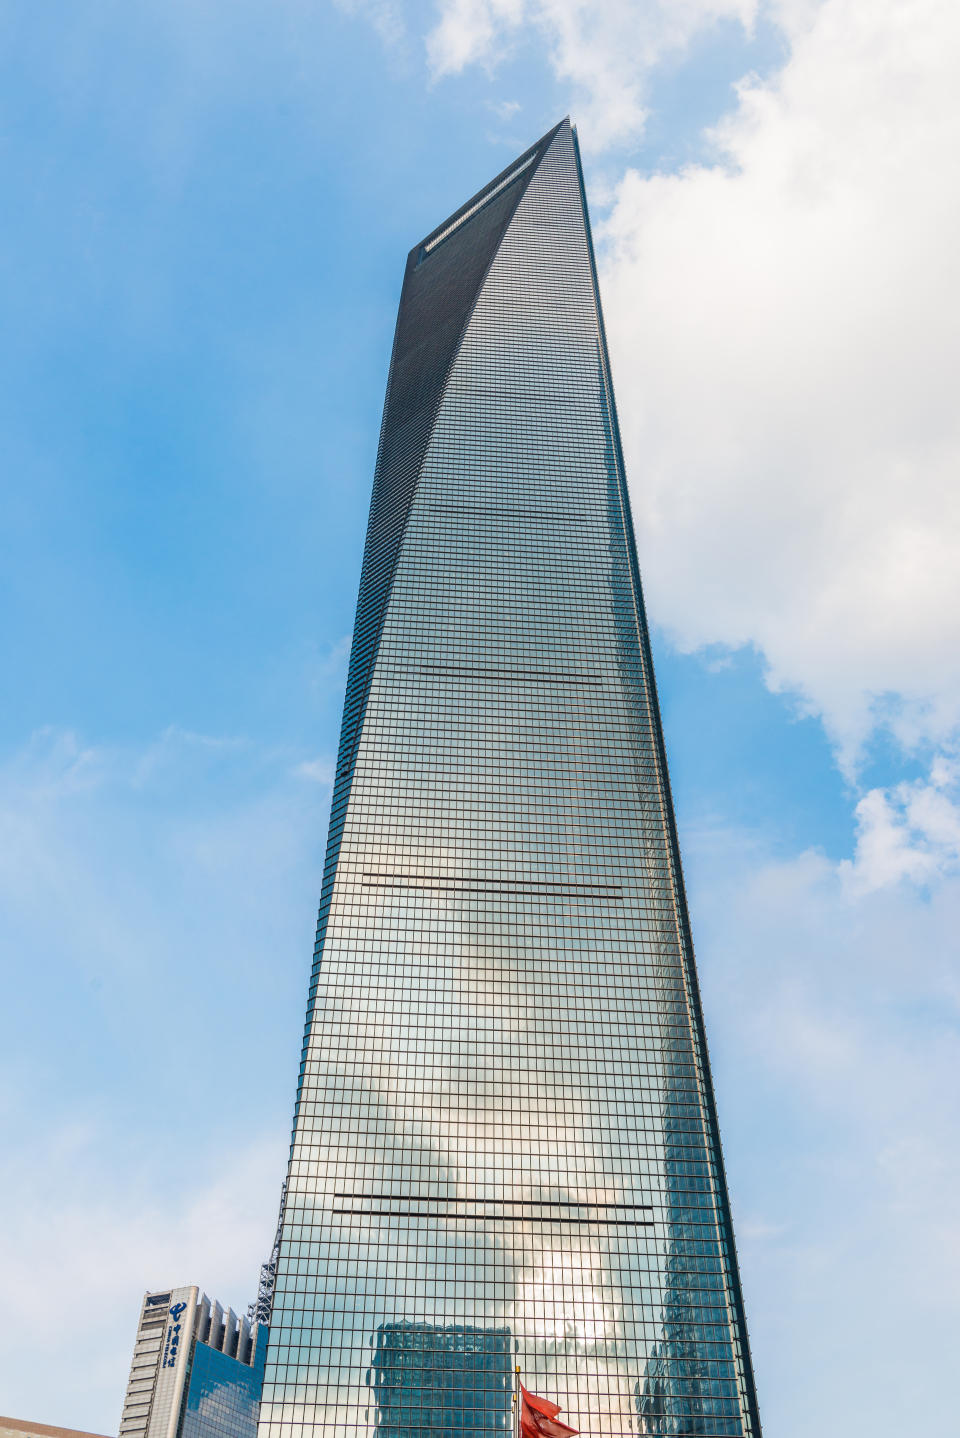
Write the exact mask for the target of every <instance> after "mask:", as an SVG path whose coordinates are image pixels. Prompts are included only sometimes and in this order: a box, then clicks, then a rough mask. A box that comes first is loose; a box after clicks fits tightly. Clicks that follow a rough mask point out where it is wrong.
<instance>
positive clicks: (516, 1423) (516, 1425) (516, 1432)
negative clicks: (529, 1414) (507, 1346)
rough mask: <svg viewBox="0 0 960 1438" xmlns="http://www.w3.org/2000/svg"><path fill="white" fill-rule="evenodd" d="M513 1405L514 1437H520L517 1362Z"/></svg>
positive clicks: (518, 1371)
mask: <svg viewBox="0 0 960 1438" xmlns="http://www.w3.org/2000/svg"><path fill="white" fill-rule="evenodd" d="M513 1406H514V1408H515V1409H516V1413H515V1415H514V1438H520V1364H519V1363H518V1364H517V1369H516V1377H515V1379H514V1394H513Z"/></svg>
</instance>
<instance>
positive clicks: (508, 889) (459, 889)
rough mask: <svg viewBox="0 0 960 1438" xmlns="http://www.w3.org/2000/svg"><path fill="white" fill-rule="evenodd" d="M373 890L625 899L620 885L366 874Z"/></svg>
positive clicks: (367, 882) (438, 875) (363, 878)
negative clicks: (416, 890) (419, 890)
mask: <svg viewBox="0 0 960 1438" xmlns="http://www.w3.org/2000/svg"><path fill="white" fill-rule="evenodd" d="M360 882H361V883H362V884H363V885H364V887H365V888H369V889H422V890H426V891H428V892H436V893H441V892H446V891H449V892H451V893H463V894H499V895H500V896H501V897H503V898H507V899H522V898H525V897H526V898H536V899H539V898H557V897H559V898H567V899H621V898H622V897H623V889H622V888H621V886H620V885H619V884H562V883H557V882H556V880H551V879H543V880H538V879H454V878H448V877H447V876H446V875H443V874H436V875H434V874H422V875H419V874H377V873H366V874H364V875H363V876H362V878H361V881H360Z"/></svg>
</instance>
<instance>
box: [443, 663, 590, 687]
mask: <svg viewBox="0 0 960 1438" xmlns="http://www.w3.org/2000/svg"><path fill="white" fill-rule="evenodd" d="M420 673H421V674H437V675H444V674H450V675H456V676H457V677H458V678H460V679H505V680H507V682H508V683H513V684H526V683H529V682H532V683H535V684H577V685H579V686H581V687H582V688H589V689H602V688H603V680H602V679H588V678H587V677H586V675H584V674H576V673H571V672H568V673H562V672H561V671H560V670H555V669H494V668H476V669H472V668H466V667H465V666H463V665H460V664H421V665H420Z"/></svg>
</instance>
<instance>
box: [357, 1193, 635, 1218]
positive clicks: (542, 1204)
mask: <svg viewBox="0 0 960 1438" xmlns="http://www.w3.org/2000/svg"><path fill="white" fill-rule="evenodd" d="M333 1197H334V1199H341V1200H345V1199H363V1200H365V1201H366V1202H368V1203H374V1202H377V1203H415V1204H417V1205H421V1204H424V1203H437V1204H446V1205H448V1206H449V1205H450V1204H454V1203H469V1204H472V1205H473V1206H474V1207H477V1206H478V1205H480V1204H491V1203H492V1204H499V1205H500V1206H501V1207H503V1206H506V1207H508V1208H586V1209H590V1210H591V1212H597V1213H599V1212H600V1210H601V1209H603V1210H604V1211H614V1212H617V1213H638V1212H641V1211H644V1212H652V1210H653V1204H652V1203H585V1202H584V1203H580V1202H578V1201H577V1200H576V1199H575V1198H429V1197H422V1196H419V1195H418V1196H414V1195H413V1194H389V1193H335V1194H334V1195H333Z"/></svg>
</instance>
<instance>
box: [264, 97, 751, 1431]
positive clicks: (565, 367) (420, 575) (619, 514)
mask: <svg viewBox="0 0 960 1438" xmlns="http://www.w3.org/2000/svg"><path fill="white" fill-rule="evenodd" d="M483 214H484V210H483V209H482V208H481V209H480V210H479V211H478V214H477V217H476V219H472V220H468V221H467V222H465V223H464V224H463V225H462V226H461V227H459V228H458V230H457V231H456V235H455V236H451V239H450V240H448V241H445V242H444V244H443V245H440V246H438V247H437V249H436V250H435V251H434V252H433V253H431V254H429V255H427V256H426V257H425V258H423V259H422V260H421V264H422V265H430V264H433V263H435V262H436V261H437V260H439V258H440V256H441V255H442V254H443V251H444V248H445V246H446V245H447V244H452V243H454V239H455V238H456V239H457V240H458V242H460V243H462V242H463V238H464V236H466V235H468V234H469V231H470V226H471V225H472V224H476V223H477V222H478V220H479V218H480V216H481V215H483ZM421 278H422V277H421ZM629 523H630V521H629V516H628V514H627V511H626V497H625V489H624V483H623V476H622V473H621V471H620V467H619V461H618V448H617V441H616V434H615V422H614V419H613V415H612V399H611V398H610V391H609V379H608V374H607V368H606V358H605V351H604V346H603V339H602V332H601V327H600V320H599V313H598V305H597V300H596V293H595V282H594V275H593V269H592V262H591V255H590V248H589V235H588V230H587V221H586V214H585V207H584V204H583V199H582V190H581V183H580V176H579V167H578V161H577V155H576V149H575V138H574V135H573V133H572V131H571V129H570V127H569V125H567V124H564V125H563V126H561V127H560V128H559V129H558V130H557V131H556V132H555V134H554V135H553V137H552V138H551V139H550V141H549V144H547V145H546V146H545V149H544V153H543V155H542V157H540V158H539V160H538V163H537V164H536V166H535V168H533V167H532V173H531V177H530V178H529V181H528V183H527V185H526V188H525V189H524V191H523V193H522V195H520V196H519V197H518V199H517V202H516V207H515V210H514V212H513V215H512V218H511V219H510V221H509V224H508V225H507V227H506V230H505V233H504V235H503V238H502V239H501V240H500V242H499V246H498V248H497V250H496V254H495V257H494V258H493V260H492V263H491V264H490V266H489V269H488V270H487V272H486V277H485V279H483V282H482V284H481V286H480V289H479V293H478V295H477V299H476V303H475V305H474V307H473V310H472V314H471V316H470V318H469V322H468V324H467V326H466V329H465V332H464V334H463V338H462V341H461V343H460V346H459V350H458V352H457V354H456V358H455V360H454V362H453V365H452V368H451V370H450V373H449V375H448V377H447V381H446V385H445V388H444V390H443V396H442V399H441V400H440V402H439V407H438V410H437V413H436V419H435V423H434V426H433V432H432V438H431V440H430V443H429V445H428V446H427V449H426V453H425V456H424V459H423V462H422V466H421V469H420V473H419V479H418V482H417V485H416V488H415V492H414V494H413V498H412V502H411V503H410V508H409V513H408V515H407V517H406V522H405V526H404V530H403V537H402V542H401V544H400V546H399V550H398V553H397V558H396V562H395V566H394V568H393V572H392V585H391V588H390V592H389V599H388V602H387V603H386V606H385V609H384V614H383V620H382V629H381V631H380V634H379V643H378V645H377V647H376V654H375V660H374V661H373V666H372V670H371V674H370V679H369V690H368V693H367V696H366V704H365V709H364V713H363V720H362V729H361V732H360V737H359V743H358V746H357V748H356V757H355V759H354V760H353V761H352V762H353V767H352V780H351V783H350V786H349V797H348V801H347V803H346V807H345V813H344V816H343V820H342V835H341V837H340V838H339V849H338V853H337V857H336V875H335V881H334V883H333V889H332V894H331V896H330V898H329V903H328V904H327V906H326V914H325V918H324V920H323V927H322V936H323V944H322V948H323V953H322V965H321V968H320V973H319V977H318V979H317V981H316V1003H315V1007H314V1008H313V1011H312V1017H311V1024H310V1031H309V1040H308V1043H307V1046H306V1049H305V1058H304V1067H303V1073H302V1077H301V1088H300V1094H299V1101H298V1107H297V1120H296V1130H295V1135H294V1147H293V1155H292V1161H291V1170H290V1180H289V1191H288V1199H287V1208H286V1213H285V1219H284V1230H283V1242H282V1247H281V1259H280V1269H279V1274H278V1280H277V1291H276V1298H275V1304H274V1310H273V1321H272V1325H271V1335H270V1348H269V1352H268V1359H267V1377H266V1384H265V1388H264V1403H263V1413H262V1426H261V1432H262V1435H263V1438H293V1435H296V1438H300V1435H301V1433H305V1432H310V1431H312V1432H315V1433H321V1432H322V1433H323V1434H329V1435H330V1438H334V1435H336V1438H346V1435H348V1434H349V1435H354V1434H357V1433H362V1432H370V1433H373V1432H375V1431H377V1432H381V1433H383V1434H384V1435H389V1438H427V1435H428V1434H430V1435H433V1434H436V1433H437V1432H439V1431H441V1430H443V1431H444V1432H445V1433H446V1432H447V1431H449V1432H450V1434H451V1435H452V1434H453V1432H454V1430H456V1432H457V1433H459V1434H465V1435H469V1438H479V1435H481V1434H484V1435H486V1434H493V1433H496V1432H501V1433H506V1432H507V1431H508V1430H509V1428H510V1424H511V1409H510V1402H509V1389H508V1387H507V1385H508V1382H512V1370H513V1366H514V1365H519V1367H520V1368H521V1371H522V1376H523V1381H524V1382H525V1383H526V1384H527V1386H528V1387H530V1388H532V1389H534V1390H535V1391H540V1392H543V1393H545V1394H547V1395H549V1396H550V1397H552V1398H554V1399H555V1400H556V1401H557V1402H558V1403H560V1404H561V1405H562V1406H563V1409H564V1412H563V1415H562V1417H563V1418H565V1419H566V1421H568V1422H569V1423H571V1424H572V1425H573V1426H574V1427H577V1428H579V1429H580V1430H581V1431H582V1432H583V1433H584V1434H589V1435H596V1438H600V1435H619V1434H628V1433H641V1434H664V1435H667V1434H669V1435H673V1438H688V1435H716V1438H748V1435H749V1438H757V1435H758V1434H759V1426H758V1423H757V1420H756V1414H755V1404H754V1400H753V1390H752V1378H751V1375H750V1360H749V1355H748V1353H747V1349H746V1334H745V1330H744V1326H743V1321H742V1314H741V1306H740V1299H739V1286H738V1279H737V1274H736V1259H735V1255H734V1252H733V1246H732V1237H731V1233H730V1228H729V1220H728V1215H727V1208H726V1201H725V1196H724V1190H723V1178H722V1172H721V1168H720V1157H719V1152H718V1144H717V1142H716V1129H715V1119H714V1116H713V1109H712V1099H711V1095H710V1088H709V1075H708V1073H707V1072H706V1068H705V1060H704V1055H703V1052H702V1040H701V1037H700V1029H699V1019H698V1007H697V1004H698V1000H697V995H696V988H695V978H694V974H693V967H692V958H691V956H690V954H689V952H688V949H687V946H686V940H685V925H684V921H683V917H682V909H681V906H682V893H681V890H680V887H679V886H680V883H681V880H680V877H679V873H678V871H677V863H676V856H675V847H674V843H673V838H672V828H671V825H672V819H671V817H670V806H669V795H668V793H667V788H666V780H665V774H664V771H663V763H662V751H661V747H660V740H659V730H658V721H657V718H656V707H655V696H654V694H653V689H652V684H653V681H652V674H651V671H650V666H649V658H648V653H647V649H646V641H645V631H644V627H643V625H644V621H643V614H642V607H641V599H640V593H639V584H638V580H637V578H636V570H635V563H634V560H633V557H632V548H631V540H630V531H629Z"/></svg>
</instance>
